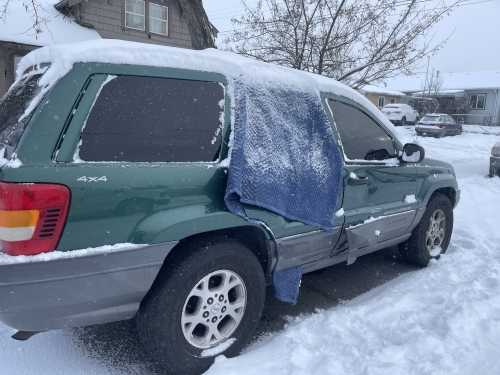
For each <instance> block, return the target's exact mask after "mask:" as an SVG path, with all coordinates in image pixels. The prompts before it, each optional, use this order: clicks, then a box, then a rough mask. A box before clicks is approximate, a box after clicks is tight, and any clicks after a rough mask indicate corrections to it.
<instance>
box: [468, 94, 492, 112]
mask: <svg viewBox="0 0 500 375" xmlns="http://www.w3.org/2000/svg"><path fill="white" fill-rule="evenodd" d="M479 98H484V101H483V106H482V107H479V106H478V104H479ZM487 98H488V94H487V93H478V94H470V95H469V105H470V106H471V109H472V110H474V111H486V103H487V101H486V100H487ZM474 99H475V100H474Z"/></svg>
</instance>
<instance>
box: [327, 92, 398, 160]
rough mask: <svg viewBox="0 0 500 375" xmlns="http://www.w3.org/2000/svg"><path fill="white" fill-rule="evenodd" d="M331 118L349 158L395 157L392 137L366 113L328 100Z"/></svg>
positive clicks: (377, 158) (382, 158) (376, 158)
mask: <svg viewBox="0 0 500 375" xmlns="http://www.w3.org/2000/svg"><path fill="white" fill-rule="evenodd" d="M330 107H331V109H332V113H333V118H334V120H335V125H336V127H337V131H338V132H339V135H340V139H341V141H342V147H343V149H344V153H345V155H346V157H347V158H348V159H349V160H385V159H390V158H393V157H395V155H396V149H395V146H394V142H393V140H392V138H391V137H390V136H389V135H388V134H387V132H386V131H385V130H384V129H382V128H381V127H380V126H379V125H378V124H377V123H376V122H375V121H373V120H372V118H371V117H369V116H368V115H367V114H366V113H364V112H362V111H360V110H359V109H357V108H355V107H353V106H351V105H348V104H345V103H342V102H339V101H336V100H330Z"/></svg>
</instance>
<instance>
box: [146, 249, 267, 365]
mask: <svg viewBox="0 0 500 375" xmlns="http://www.w3.org/2000/svg"><path fill="white" fill-rule="evenodd" d="M178 254H179V253H178ZM172 261H173V262H172V263H171V264H169V265H168V267H167V268H166V269H165V270H164V271H163V274H162V275H160V279H159V280H158V281H157V282H156V284H155V286H154V288H153V289H152V291H151V293H150V295H149V296H148V297H147V298H146V299H145V301H144V302H143V304H142V306H141V309H140V311H139V313H138V315H137V319H136V322H137V328H138V332H139V337H140V340H141V342H142V344H143V346H144V348H145V349H146V351H147V352H148V354H149V355H150V356H151V358H152V359H153V360H154V361H155V362H156V363H157V364H159V365H160V366H161V367H162V368H164V369H165V371H166V372H167V373H169V374H170V373H172V374H176V375H177V374H201V373H203V372H204V371H206V370H207V369H208V368H209V367H210V365H211V364H212V363H213V360H214V358H215V356H217V355H221V354H223V355H225V356H226V357H233V356H236V355H238V354H239V353H240V351H241V349H243V348H244V347H245V346H246V345H247V344H248V343H249V341H250V340H251V339H252V337H253V334H254V331H255V329H256V327H257V324H258V323H259V321H260V317H261V314H262V309H263V307H264V301H265V291H266V284H265V278H264V272H263V269H262V266H261V265H260V263H259V261H258V260H257V258H256V256H255V255H254V254H253V253H252V251H250V250H249V249H248V248H247V247H245V246H244V245H242V244H241V243H239V242H237V241H234V240H222V241H205V242H202V243H197V244H191V245H188V246H185V247H184V248H183V249H182V250H181V254H180V256H177V257H176V258H174V259H173V260H172Z"/></svg>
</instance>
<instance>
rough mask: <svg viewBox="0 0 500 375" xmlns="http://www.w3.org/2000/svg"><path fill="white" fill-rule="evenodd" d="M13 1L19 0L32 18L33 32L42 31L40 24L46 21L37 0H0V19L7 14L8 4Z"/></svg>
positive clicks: (17, 0)
mask: <svg viewBox="0 0 500 375" xmlns="http://www.w3.org/2000/svg"><path fill="white" fill-rule="evenodd" d="M13 2H20V3H21V5H22V6H23V8H24V9H25V10H26V13H28V14H29V15H30V17H31V19H32V28H33V31H34V32H35V34H39V33H40V32H41V31H42V25H43V24H44V23H45V22H46V20H45V19H44V17H43V16H42V12H41V5H40V2H39V1H38V0H0V20H2V19H5V18H6V17H8V16H9V6H10V5H12V3H13Z"/></svg>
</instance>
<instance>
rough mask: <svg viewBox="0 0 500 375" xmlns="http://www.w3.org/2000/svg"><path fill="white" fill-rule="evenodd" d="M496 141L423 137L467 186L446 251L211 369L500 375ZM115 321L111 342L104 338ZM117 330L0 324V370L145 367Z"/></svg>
mask: <svg viewBox="0 0 500 375" xmlns="http://www.w3.org/2000/svg"><path fill="white" fill-rule="evenodd" d="M401 131H402V132H406V133H407V135H409V136H410V137H412V135H411V134H409V133H411V132H412V131H411V130H401ZM498 141H500V136H498V135H496V134H480V132H477V133H476V132H474V133H472V132H466V133H464V134H463V135H461V136H457V137H448V138H442V139H432V138H418V142H419V143H421V144H422V145H424V146H425V148H426V150H427V152H428V155H429V156H430V157H433V158H437V159H441V160H445V161H448V162H450V163H452V164H453V165H454V166H455V169H456V171H457V175H458V179H459V184H460V187H461V189H462V200H461V202H460V205H459V207H458V208H457V210H456V225H455V232H454V235H453V239H452V244H451V246H450V249H449V252H448V253H447V254H446V255H445V256H443V257H442V258H441V260H439V261H438V262H433V263H432V264H431V265H430V267H429V268H427V269H425V270H412V271H410V272H406V273H404V274H403V275H401V276H399V277H397V278H395V279H394V280H392V281H389V282H386V283H385V284H383V285H382V286H379V287H377V288H374V289H372V290H370V291H368V292H367V293H365V294H362V295H360V296H358V297H356V298H354V299H352V300H350V301H347V302H345V303H342V304H340V305H336V306H334V307H329V308H326V309H323V310H320V311H317V312H315V313H309V314H306V315H305V316H301V317H296V318H293V319H291V320H290V321H289V323H288V324H287V326H286V328H285V329H283V330H281V331H279V332H277V333H268V334H266V335H264V336H263V337H262V338H261V339H259V340H258V341H257V342H256V343H254V344H253V345H251V346H250V348H248V349H247V350H246V352H245V353H244V354H243V355H241V356H240V357H238V358H233V359H224V358H219V359H218V360H217V362H216V364H215V365H214V366H213V367H212V368H211V369H210V370H209V371H208V373H207V375H232V374H235V375H236V374H238V375H250V374H259V375H267V374H272V375H295V374H321V375H324V374H336V375H337V374H338V375H345V374H349V375H357V374H359V375H361V374H363V375H378V374H383V375H391V374H394V375H400V374H405V375H411V374H415V375H417V374H418V375H425V374H432V375H435V374H447V375H448V374H449V375H451V374H460V375H468V374H471V375H476V374H481V375H497V374H499V373H500V345H499V343H500V178H495V179H489V178H486V175H487V172H488V162H489V155H490V151H491V148H492V146H493V144H495V143H496V142H498ZM360 261H361V260H360ZM353 267H355V266H353ZM353 276H354V274H353ZM329 281H330V280H329ZM337 287H338V285H335V284H332V285H331V288H332V289H334V288H337ZM318 307H322V306H318ZM310 311H313V309H312V308H311V309H310ZM285 313H286V311H285ZM113 329H116V330H118V332H115V334H114V335H110V341H108V340H105V339H103V337H104V338H105V337H106V333H103V332H105V331H106V330H113ZM120 329H121V328H119V326H118V328H117V326H104V327H100V328H96V329H93V330H92V329H90V330H73V331H70V330H69V331H60V332H50V333H46V334H42V335H39V336H35V337H34V338H33V339H31V340H30V341H28V342H26V343H18V342H15V341H12V340H10V339H9V338H8V334H9V333H12V331H11V330H10V329H8V328H6V327H4V326H0V363H1V367H0V369H1V370H0V373H2V374H3V373H5V374H7V373H8V374H19V375H25V374H30V375H31V374H42V375H45V374H50V375H59V374H72V375H80V374H82V375H83V374H86V375H88V374H90V375H93V374H99V375H101V374H103V375H104V374H106V375H108V374H109V375H117V374H144V375H145V374H149V370H148V369H147V364H145V363H142V362H141V356H140V355H137V356H136V357H134V358H132V359H130V364H128V363H126V364H123V363H116V362H118V361H115V360H113V356H115V355H117V356H118V357H119V358H120V357H121V358H123V354H120V351H121V350H122V349H121V348H122V347H123V342H122V341H121V338H122V337H123V338H126V337H127V336H126V335H125V334H123V335H122V332H121V331H120ZM96 330H97V333H96ZM127 340H128V339H127ZM132 346H133V345H132ZM96 353H99V354H96Z"/></svg>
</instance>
